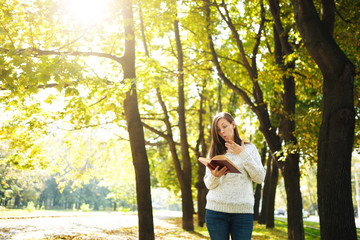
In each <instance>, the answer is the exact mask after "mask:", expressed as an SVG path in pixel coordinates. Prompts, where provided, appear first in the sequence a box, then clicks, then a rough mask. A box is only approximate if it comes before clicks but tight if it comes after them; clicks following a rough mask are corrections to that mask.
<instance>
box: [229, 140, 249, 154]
mask: <svg viewBox="0 0 360 240" xmlns="http://www.w3.org/2000/svg"><path fill="white" fill-rule="evenodd" d="M225 147H226V148H227V150H226V151H227V152H229V153H233V154H239V153H241V152H242V151H244V150H245V145H244V140H241V145H239V144H237V143H236V142H234V141H229V142H226V143H225Z"/></svg>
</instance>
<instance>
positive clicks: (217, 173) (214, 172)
mask: <svg viewBox="0 0 360 240" xmlns="http://www.w3.org/2000/svg"><path fill="white" fill-rule="evenodd" d="M207 167H208V168H209V169H210V171H211V174H212V175H214V176H215V177H221V176H224V175H226V174H227V173H228V172H229V170H228V169H227V167H222V168H221V169H219V166H216V168H211V166H209V164H208V165H207Z"/></svg>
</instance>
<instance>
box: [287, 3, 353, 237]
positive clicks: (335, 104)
mask: <svg viewBox="0 0 360 240" xmlns="http://www.w3.org/2000/svg"><path fill="white" fill-rule="evenodd" d="M331 2H332V1H331V0H330V1H325V0H324V1H323V4H326V3H329V4H331ZM292 3H293V7H294V13H295V20H296V24H297V26H298V29H299V32H300V34H301V36H302V39H303V41H304V44H305V47H306V48H307V50H308V52H309V54H310V55H311V57H312V58H313V59H314V60H315V62H316V64H317V65H318V66H319V68H320V70H321V72H322V75H323V116H322V123H321V127H320V133H319V142H318V173H317V181H318V184H317V186H318V205H319V217H320V232H321V238H322V239H356V227H355V220H354V209H353V202H352V196H351V153H352V146H353V139H354V127H355V110H354V95H353V90H354V75H355V70H354V66H353V64H352V63H351V62H350V60H349V59H348V58H347V57H346V55H345V54H344V53H343V51H342V50H341V49H340V48H339V46H338V45H337V44H336V42H335V41H334V39H333V37H332V36H331V33H330V32H329V29H331V27H330V28H329V26H325V25H324V24H323V23H322V22H321V20H320V18H319V16H318V13H317V12H316V9H315V7H314V3H313V1H312V0H292ZM327 11H331V9H327ZM327 14H328V16H329V15H331V13H327ZM327 19H329V18H327Z"/></svg>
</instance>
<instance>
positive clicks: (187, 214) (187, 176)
mask: <svg viewBox="0 0 360 240" xmlns="http://www.w3.org/2000/svg"><path fill="white" fill-rule="evenodd" d="M174 30H175V41H176V50H177V59H178V101H179V106H178V114H179V129H180V145H181V155H182V160H183V173H184V174H183V176H184V186H185V189H184V191H183V192H182V208H183V228H184V229H185V230H187V231H194V222H193V213H194V205H193V199H192V191H191V159H190V154H189V144H188V141H187V133H186V119H185V96H184V66H183V64H184V59H183V58H184V57H183V51H182V45H181V40H180V31H179V22H178V20H175V21H174Z"/></svg>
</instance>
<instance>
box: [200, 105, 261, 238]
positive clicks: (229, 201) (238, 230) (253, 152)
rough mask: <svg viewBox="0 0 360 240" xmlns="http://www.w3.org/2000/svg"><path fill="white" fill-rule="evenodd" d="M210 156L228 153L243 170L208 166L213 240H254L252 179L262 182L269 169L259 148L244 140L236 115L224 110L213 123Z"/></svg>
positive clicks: (208, 223) (208, 212) (208, 211)
mask: <svg viewBox="0 0 360 240" xmlns="http://www.w3.org/2000/svg"><path fill="white" fill-rule="evenodd" d="M211 136H212V142H211V147H210V152H209V157H210V158H212V157H214V156H216V155H221V154H224V155H225V156H226V157H227V158H229V159H230V160H231V161H232V162H233V163H234V164H235V165H236V166H237V167H238V168H239V169H240V171H241V173H228V170H227V169H226V168H225V167H224V168H222V169H219V167H216V168H215V169H212V168H211V167H210V166H208V167H207V169H206V174H205V177H204V182H205V185H206V187H207V188H208V189H209V192H208V194H207V196H206V200H207V203H206V226H207V229H208V231H209V234H210V238H211V239H212V240H228V239H229V236H230V235H231V239H232V240H246V239H251V235H252V230H253V214H254V193H253V184H252V182H253V181H254V182H256V183H259V184H260V183H262V182H263V181H264V178H265V170H264V167H263V165H262V163H261V159H260V155H259V152H258V150H257V149H256V147H255V146H254V145H253V144H251V143H244V140H241V138H240V135H239V132H238V130H237V128H236V124H235V121H234V119H233V117H232V116H231V115H230V114H229V113H226V112H221V113H219V114H217V115H216V116H215V117H214V120H213V123H212V126H211Z"/></svg>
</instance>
